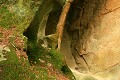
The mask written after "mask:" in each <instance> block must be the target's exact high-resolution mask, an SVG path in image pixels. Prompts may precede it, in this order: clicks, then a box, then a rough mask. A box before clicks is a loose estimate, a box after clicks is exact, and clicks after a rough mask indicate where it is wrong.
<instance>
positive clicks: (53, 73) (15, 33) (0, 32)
mask: <svg viewBox="0 0 120 80" xmlns="http://www.w3.org/2000/svg"><path fill="white" fill-rule="evenodd" d="M25 47H26V46H25V41H24V38H23V36H22V37H21V34H20V33H19V30H18V29H17V28H16V27H15V26H14V27H11V28H9V29H5V28H2V27H0V49H1V50H0V56H1V57H0V59H1V60H0V76H2V77H0V79H2V80H6V79H9V80H13V79H14V78H17V77H18V76H16V75H19V77H18V79H17V80H69V78H68V77H67V76H66V75H64V74H63V73H62V72H60V71H59V70H57V69H56V68H55V67H54V65H52V63H51V62H50V61H47V60H50V59H47V58H46V59H45V60H42V59H40V61H41V64H39V65H34V64H33V65H30V66H29V67H27V70H25V71H24V68H25V69H26V66H25V67H24V66H22V68H20V66H19V64H16V63H17V60H18V62H20V64H21V65H27V66H28V65H29V63H27V62H23V60H21V59H24V60H25V61H28V56H27V55H26V52H25V51H24V48H25ZM5 50H6V51H8V52H9V51H11V53H12V51H13V52H15V54H14V55H16V56H17V57H16V58H17V59H16V62H14V59H13V61H12V60H10V62H9V58H10V57H9V56H6V55H5V54H3V55H4V56H3V55H2V53H3V51H5ZM7 54H8V53H7ZM10 56H11V55H10ZM45 56H47V55H45ZM3 57H4V59H3ZM7 57H9V58H7ZM12 57H13V58H15V57H14V56H12ZM47 57H48V58H49V56H47ZM7 61H8V62H7ZM2 62H3V63H6V64H3V63H2ZM28 62H29V61H28ZM26 63H27V64H26ZM11 64H12V65H13V66H14V65H16V66H17V67H18V68H17V69H15V68H14V67H13V66H12V65H11ZM8 65H10V66H8ZM46 65H47V66H46ZM35 67H37V69H39V68H40V71H39V70H37V69H36V68H35ZM6 68H7V69H6ZM10 69H11V70H10ZM19 69H23V71H24V72H26V71H28V72H29V70H31V71H30V72H29V75H27V73H28V72H26V73H22V72H23V71H22V70H19ZM41 69H42V70H41ZM7 70H8V71H9V73H7V72H8V71H7ZM17 70H18V71H17ZM14 71H15V72H14ZM21 71H22V72H21ZM42 71H43V72H42ZM32 72H33V73H34V74H32V75H34V76H35V78H34V77H33V78H32V77H30V76H31V73H32ZM6 74H7V75H9V76H7V75H6ZM12 74H14V75H12ZM20 75H22V76H24V78H22V76H20ZM25 76H26V78H25ZM27 76H29V77H28V78H27ZM46 77H47V78H46Z"/></svg>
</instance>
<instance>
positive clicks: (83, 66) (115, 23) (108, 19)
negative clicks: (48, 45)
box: [61, 0, 120, 80]
mask: <svg viewBox="0 0 120 80" xmlns="http://www.w3.org/2000/svg"><path fill="white" fill-rule="evenodd" d="M119 7H120V1H119V0H75V1H74V2H73V4H72V6H71V9H70V12H69V15H68V19H67V24H66V26H65V29H64V34H63V40H62V47H61V51H62V53H63V54H64V56H65V59H66V63H67V64H68V66H69V67H70V68H71V70H72V71H73V73H74V74H75V76H76V78H77V79H78V80H88V79H90V80H91V79H92V80H119V78H120V77H119V74H120V64H119V61H120V54H119V53H120V46H119V45H120V30H119V29H120V20H119V17H120V15H119V13H120V9H119Z"/></svg>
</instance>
